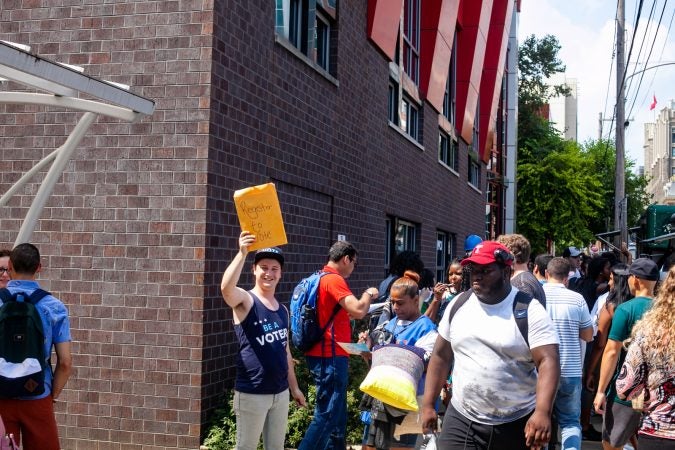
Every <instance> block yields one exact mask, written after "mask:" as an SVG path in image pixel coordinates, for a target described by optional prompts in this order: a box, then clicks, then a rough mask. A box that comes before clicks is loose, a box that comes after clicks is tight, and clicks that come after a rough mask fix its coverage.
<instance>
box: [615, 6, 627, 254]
mask: <svg viewBox="0 0 675 450" xmlns="http://www.w3.org/2000/svg"><path fill="white" fill-rule="evenodd" d="M616 22H617V24H616V174H615V176H616V178H615V182H614V226H615V229H617V230H618V231H619V236H618V237H617V238H618V239H617V240H615V245H616V246H617V247H620V246H621V243H622V242H626V243H628V226H627V223H626V222H628V211H627V206H628V201H627V199H626V198H625V197H626V179H625V177H626V160H625V153H626V149H625V148H624V145H625V140H624V136H625V125H624V124H625V122H626V118H625V114H626V112H625V95H624V92H625V88H624V75H625V70H626V61H625V57H624V51H625V48H624V47H625V44H624V35H625V31H624V28H625V26H626V5H625V3H624V0H618V2H617V13H616Z"/></svg>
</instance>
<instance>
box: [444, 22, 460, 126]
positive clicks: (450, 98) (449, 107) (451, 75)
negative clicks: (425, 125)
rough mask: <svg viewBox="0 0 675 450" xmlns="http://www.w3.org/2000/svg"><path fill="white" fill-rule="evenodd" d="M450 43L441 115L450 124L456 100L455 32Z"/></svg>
mask: <svg viewBox="0 0 675 450" xmlns="http://www.w3.org/2000/svg"><path fill="white" fill-rule="evenodd" d="M452 42H453V44H452V55H451V56H450V68H449V69H448V81H447V83H445V96H444V97H443V115H444V116H445V118H446V119H448V121H449V122H450V123H452V124H454V123H455V103H456V101H457V98H456V94H457V58H456V54H457V33H456V32H455V38H454V39H453V41H452Z"/></svg>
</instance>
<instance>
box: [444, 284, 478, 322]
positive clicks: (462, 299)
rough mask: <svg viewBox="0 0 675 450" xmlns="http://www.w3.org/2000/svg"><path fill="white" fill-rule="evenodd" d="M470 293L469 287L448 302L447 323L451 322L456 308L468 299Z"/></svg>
mask: <svg viewBox="0 0 675 450" xmlns="http://www.w3.org/2000/svg"><path fill="white" fill-rule="evenodd" d="M471 294H473V290H472V289H469V290H468V291H464V292H462V293H461V294H459V295H458V296H457V297H455V298H454V299H453V301H452V302H451V303H450V312H449V313H448V323H449V324H450V323H452V318H453V317H455V314H457V310H458V309H459V308H461V307H462V306H463V305H464V303H466V302H467V301H469V297H471Z"/></svg>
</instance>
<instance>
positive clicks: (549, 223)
mask: <svg viewBox="0 0 675 450" xmlns="http://www.w3.org/2000/svg"><path fill="white" fill-rule="evenodd" d="M557 147H558V148H555V149H552V150H551V151H549V152H548V154H546V155H545V156H543V157H542V158H541V159H539V160H536V161H532V162H525V163H521V164H518V176H517V181H518V214H517V218H518V220H517V222H518V232H519V233H522V234H523V235H525V236H527V238H528V239H529V240H530V244H531V245H532V248H533V249H534V252H543V251H545V250H546V248H547V241H555V242H557V243H559V244H561V243H575V242H588V241H590V240H591V239H592V238H593V232H592V231H591V230H590V229H589V228H588V222H589V219H591V218H595V217H596V216H597V215H598V213H599V211H600V210H601V208H602V194H601V192H600V188H601V186H602V184H601V182H600V180H599V179H598V178H597V177H596V176H595V174H594V173H593V172H592V169H591V167H590V165H589V164H588V159H587V158H586V157H585V155H584V154H583V153H582V152H581V151H580V150H579V148H578V147H577V146H576V145H575V144H574V143H572V142H564V141H563V142H562V143H561V145H558V146H557Z"/></svg>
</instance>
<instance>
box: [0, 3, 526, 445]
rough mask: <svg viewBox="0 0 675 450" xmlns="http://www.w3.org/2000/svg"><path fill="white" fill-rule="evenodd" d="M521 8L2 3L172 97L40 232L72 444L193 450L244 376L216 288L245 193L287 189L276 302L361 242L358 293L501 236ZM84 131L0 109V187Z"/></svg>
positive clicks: (9, 28) (26, 201)
mask: <svg viewBox="0 0 675 450" xmlns="http://www.w3.org/2000/svg"><path fill="white" fill-rule="evenodd" d="M516 7H517V6H516V5H515V2H514V1H511V0H483V1H480V2H474V1H460V0H424V1H422V0H368V1H358V2H348V3H347V2H340V3H338V2H337V1H336V0H276V1H270V0H247V1H235V0H225V1H216V2H214V1H212V0H175V1H165V0H163V1H148V0H143V1H140V0H139V1H122V0H119V1H109V0H105V1H104V0H91V1H88V2H54V1H52V0H30V1H28V0H3V2H2V8H1V9H0V39H3V40H7V41H12V42H17V43H21V44H26V45H29V46H30V47H31V52H33V53H35V54H38V55H41V56H44V57H46V58H49V59H51V60H54V61H59V62H64V63H69V64H74V65H79V66H82V67H83V68H84V72H85V73H86V74H88V75H91V76H93V77H99V78H102V79H105V80H109V81H114V82H120V83H125V84H128V85H130V86H131V90H132V91H133V92H135V93H137V94H140V95H143V96H145V97H148V98H151V99H153V100H154V101H155V107H156V108H155V112H154V114H153V115H152V116H150V117H147V118H145V119H143V120H142V121H140V122H138V123H134V124H127V123H120V122H119V121H116V120H113V119H99V120H98V121H97V122H96V123H94V124H93V125H92V127H91V129H90V131H89V133H88V134H87V136H86V137H85V138H84V139H83V141H82V143H81V144H80V146H79V148H78V150H77V152H76V153H75V154H74V156H73V158H72V159H71V161H70V162H69V163H68V165H67V167H66V170H65V171H64V174H63V176H62V178H61V180H60V181H59V183H58V184H57V185H56V188H55V190H54V193H53V195H52V196H51V198H50V200H49V201H48V203H47V205H46V207H45V208H44V210H43V212H42V215H41V219H40V220H39V221H38V223H37V226H36V228H35V231H34V233H33V237H32V241H33V242H34V243H35V244H36V245H38V246H39V248H40V250H41V252H42V254H43V266H44V270H43V273H42V275H41V277H40V279H41V281H42V282H43V284H44V285H45V286H46V288H48V289H49V290H51V291H52V292H53V293H54V294H55V295H57V296H58V297H60V298H61V299H62V300H63V301H64V303H65V304H66V305H67V306H68V308H69V311H70V315H71V326H72V331H73V337H74V343H73V351H74V361H75V365H76V371H75V375H74V376H73V378H72V379H71V380H70V381H69V383H68V385H67V386H66V390H65V391H64V394H63V396H62V400H63V401H62V402H59V403H58V404H57V415H58V417H57V420H58V422H59V424H60V425H61V436H62V444H63V447H64V448H65V449H92V448H101V449H103V448H105V449H108V448H110V449H140V448H144V449H145V448H147V449H150V448H162V449H165V448H166V449H170V448H186V449H194V448H197V447H198V445H199V435H200V432H201V431H202V427H203V424H204V423H205V420H206V418H207V417H208V414H209V412H210V411H211V410H212V409H213V407H214V406H215V405H216V404H217V401H218V400H219V396H220V395H221V394H222V393H223V392H224V391H225V389H227V388H229V387H230V386H231V382H232V379H233V375H234V373H233V370H234V369H233V361H234V353H235V351H236V344H235V338H234V334H233V331H232V323H231V314H230V313H229V311H228V310H227V309H226V308H225V307H224V303H223V301H222V298H221V297H220V292H219V283H220V277H221V275H222V271H223V270H224V269H225V267H226V265H227V263H228V261H229V259H230V258H231V257H232V256H233V252H234V248H235V246H236V242H237V240H236V239H237V236H238V234H239V226H238V222H237V217H236V214H235V210H234V204H233V202H232V194H233V192H234V191H235V190H236V189H240V188H243V187H247V186H251V185H255V184H261V183H265V182H269V181H272V182H274V183H275V184H276V188H277V191H278V193H279V197H280V201H281V204H282V211H283V214H284V221H285V227H286V232H287V235H288V239H289V244H288V245H287V246H286V247H285V248H284V251H285V252H286V255H287V256H286V258H287V261H288V263H287V266H286V267H285V273H284V279H283V283H282V284H281V287H280V298H281V299H287V298H288V294H289V292H290V290H291V289H292V286H293V284H294V283H295V282H297V281H298V280H299V279H300V278H301V277H302V276H304V275H306V274H307V273H309V272H311V271H312V270H315V269H316V268H318V267H320V265H321V264H323V262H324V261H325V259H326V252H327V249H328V247H329V246H330V244H331V243H332V242H333V241H334V240H336V239H338V237H339V236H344V237H345V238H346V239H347V240H349V241H351V242H353V243H354V244H355V245H356V247H357V248H358V249H359V251H360V258H359V268H358V269H357V271H356V272H355V274H354V275H353V277H352V278H350V284H351V286H352V288H353V289H354V290H355V291H356V292H360V291H361V290H362V289H363V288H365V287H366V286H367V285H371V284H372V283H374V282H377V281H379V280H380V279H381V278H382V277H383V275H384V273H385V271H386V269H387V266H388V263H389V260H390V259H391V257H392V256H393V255H394V254H395V252H396V251H400V250H403V249H414V250H416V251H418V252H419V253H420V254H421V256H422V259H423V260H424V262H425V264H426V265H427V266H428V267H430V268H432V269H433V270H435V271H437V272H438V273H439V274H442V273H444V271H445V266H446V265H447V263H448V262H449V260H450V259H451V258H452V257H454V256H455V255H457V254H458V253H461V252H463V248H462V243H463V241H464V238H465V237H466V236H467V235H469V234H479V235H484V234H485V233H486V232H487V233H488V235H496V234H499V233H500V232H503V231H504V230H503V227H504V225H503V223H504V202H503V196H504V182H503V175H504V170H505V168H504V164H505V156H506V154H505V152H504V148H505V147H506V143H505V135H506V131H505V130H506V126H505V124H506V123H507V122H508V120H514V118H513V117H507V116H508V114H507V111H508V108H507V105H506V103H505V100H506V97H507V96H506V94H507V91H508V89H510V88H508V87H507V86H506V84H505V83H504V82H503V79H504V78H505V76H504V75H505V73H504V68H505V66H506V62H505V57H506V54H507V40H508V35H509V31H510V29H511V21H512V19H511V18H512V17H513V10H514V8H516ZM12 89H17V86H16V84H14V83H12V82H7V81H4V82H2V83H1V84H0V91H5V90H12ZM77 120H78V114H76V113H73V112H68V111H64V110H63V109H59V108H45V107H36V106H31V105H20V104H19V105H16V104H3V103H1V102H0V167H1V171H0V172H1V173H0V193H4V192H5V191H7V189H9V188H10V187H11V186H12V185H13V184H14V183H15V182H16V181H17V180H18V179H19V178H20V177H21V175H22V174H23V173H25V172H26V171H27V170H29V169H30V168H31V167H33V165H34V164H35V163H36V162H37V161H39V160H40V159H42V158H44V157H45V156H46V155H48V154H49V153H51V152H52V151H53V150H54V149H55V148H57V147H58V146H60V145H61V144H62V143H63V141H64V139H65V138H66V136H67V135H68V133H70V131H71V130H72V128H73V127H74V124H75V123H76V121H77ZM39 184H40V181H39V176H38V180H37V181H35V182H33V183H31V184H28V185H27V186H26V187H25V188H24V189H22V190H21V191H20V193H19V194H18V195H16V196H15V197H14V198H13V199H12V200H11V201H10V202H9V204H8V205H7V206H5V207H3V208H2V209H1V210H0V243H3V244H4V245H7V246H10V245H12V243H13V242H14V240H15V238H16V233H17V231H18V229H19V227H20V226H21V222H22V220H23V218H24V217H25V214H26V211H27V209H28V207H29V206H30V203H31V201H32V198H33V196H34V195H35V192H36V190H37V188H38V186H39ZM488 198H489V199H490V202H491V204H492V207H491V208H489V210H488V211H487V214H486V199H488ZM243 281H244V283H249V284H250V282H251V279H250V278H249V277H244V280H243ZM92 445H95V447H92Z"/></svg>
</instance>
